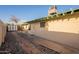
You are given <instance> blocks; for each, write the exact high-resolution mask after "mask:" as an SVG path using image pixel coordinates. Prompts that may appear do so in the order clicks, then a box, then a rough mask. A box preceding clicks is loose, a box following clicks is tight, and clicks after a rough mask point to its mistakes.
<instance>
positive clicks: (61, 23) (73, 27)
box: [48, 17, 79, 34]
mask: <svg viewBox="0 0 79 59" xmlns="http://www.w3.org/2000/svg"><path fill="white" fill-rule="evenodd" d="M48 31H58V32H68V33H78V34H79V17H73V18H69V19H68V18H65V19H64V20H62V19H59V20H56V21H48Z"/></svg>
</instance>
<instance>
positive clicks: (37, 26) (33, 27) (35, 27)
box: [31, 22, 47, 31]
mask: <svg viewBox="0 0 79 59" xmlns="http://www.w3.org/2000/svg"><path fill="white" fill-rule="evenodd" d="M46 25H47V23H45V27H40V22H37V23H32V24H31V31H44V30H47V26H46Z"/></svg>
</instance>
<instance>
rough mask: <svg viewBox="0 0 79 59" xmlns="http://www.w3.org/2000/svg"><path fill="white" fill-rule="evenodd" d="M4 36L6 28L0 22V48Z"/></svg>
mask: <svg viewBox="0 0 79 59" xmlns="http://www.w3.org/2000/svg"><path fill="white" fill-rule="evenodd" d="M5 36H6V26H5V25H4V23H2V22H1V21H0V46H1V44H2V43H3V42H4V40H5Z"/></svg>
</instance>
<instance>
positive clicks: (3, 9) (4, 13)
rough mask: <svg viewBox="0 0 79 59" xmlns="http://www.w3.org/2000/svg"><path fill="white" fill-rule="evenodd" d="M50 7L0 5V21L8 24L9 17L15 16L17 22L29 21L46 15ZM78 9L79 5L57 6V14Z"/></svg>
mask: <svg viewBox="0 0 79 59" xmlns="http://www.w3.org/2000/svg"><path fill="white" fill-rule="evenodd" d="M49 7H51V6H50V5H0V19H1V20H2V21H4V22H10V19H11V16H16V17H17V18H18V19H20V20H19V21H20V22H22V21H25V22H26V21H30V20H34V19H37V18H41V17H45V16H47V15H48V9H49ZM70 8H72V9H76V8H79V5H57V10H58V12H63V11H67V10H70Z"/></svg>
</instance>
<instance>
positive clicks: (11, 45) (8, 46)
mask: <svg viewBox="0 0 79 59" xmlns="http://www.w3.org/2000/svg"><path fill="white" fill-rule="evenodd" d="M0 51H1V52H0V53H1V54H4V53H5V54H7V53H10V54H24V53H25V52H24V51H23V49H22V48H21V47H20V46H19V44H18V42H17V41H16V38H15V37H14V36H13V35H12V34H11V33H10V32H8V33H7V35H6V39H5V42H4V44H2V46H1V48H0ZM2 51H3V52H2Z"/></svg>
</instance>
